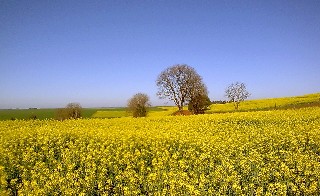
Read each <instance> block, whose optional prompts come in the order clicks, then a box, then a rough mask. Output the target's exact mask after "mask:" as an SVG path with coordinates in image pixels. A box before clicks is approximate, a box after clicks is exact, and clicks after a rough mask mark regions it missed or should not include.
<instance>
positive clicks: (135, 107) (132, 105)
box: [128, 93, 150, 118]
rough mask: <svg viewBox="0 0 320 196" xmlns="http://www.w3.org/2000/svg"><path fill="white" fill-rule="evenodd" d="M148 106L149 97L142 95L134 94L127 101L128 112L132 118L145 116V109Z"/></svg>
mask: <svg viewBox="0 0 320 196" xmlns="http://www.w3.org/2000/svg"><path fill="white" fill-rule="evenodd" d="M149 106H150V103H149V97H148V95H146V94H143V93H137V94H135V95H134V96H133V97H132V98H131V99H129V101H128V110H129V112H132V115H133V117H135V118H136V117H144V116H147V112H148V111H147V109H148V107H149Z"/></svg>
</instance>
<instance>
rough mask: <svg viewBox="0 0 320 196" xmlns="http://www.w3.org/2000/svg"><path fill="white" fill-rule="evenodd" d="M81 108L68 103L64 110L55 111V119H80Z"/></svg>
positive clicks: (76, 104) (75, 104)
mask: <svg viewBox="0 0 320 196" xmlns="http://www.w3.org/2000/svg"><path fill="white" fill-rule="evenodd" d="M81 113H82V107H81V105H80V104H79V103H69V104H68V105H67V106H66V107H65V108H61V109H58V110H57V113H56V119H57V120H66V119H77V118H81Z"/></svg>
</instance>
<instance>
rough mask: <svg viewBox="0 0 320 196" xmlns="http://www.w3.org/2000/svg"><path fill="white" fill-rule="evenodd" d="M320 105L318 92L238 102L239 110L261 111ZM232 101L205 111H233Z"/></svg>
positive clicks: (215, 105) (214, 105)
mask: <svg viewBox="0 0 320 196" xmlns="http://www.w3.org/2000/svg"><path fill="white" fill-rule="evenodd" d="M314 106H317V107H319V106H320V93H315V94H309V95H303V96H297V97H282V98H271V99H258V100H248V101H244V102H242V103H240V107H239V111H263V110H277V109H295V108H303V107H314ZM234 111H235V110H234V105H233V103H226V104H213V105H212V106H211V108H210V110H209V111H207V113H225V112H234Z"/></svg>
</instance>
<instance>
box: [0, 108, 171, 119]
mask: <svg viewBox="0 0 320 196" xmlns="http://www.w3.org/2000/svg"><path fill="white" fill-rule="evenodd" d="M172 109H173V110H172ZM174 110H175V107H151V108H149V115H150V116H155V115H156V116H158V115H160V116H166V115H170V114H171V113H172V112H174ZM56 111H57V109H55V108H49V109H3V110H0V120H11V119H26V120H27V119H31V118H33V117H36V118H37V119H40V120H44V119H53V118H55V114H56ZM127 116H130V114H129V113H127V111H126V108H124V107H118V108H83V109H82V117H83V118H120V117H127Z"/></svg>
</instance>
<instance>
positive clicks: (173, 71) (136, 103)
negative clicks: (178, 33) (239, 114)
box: [57, 64, 250, 120]
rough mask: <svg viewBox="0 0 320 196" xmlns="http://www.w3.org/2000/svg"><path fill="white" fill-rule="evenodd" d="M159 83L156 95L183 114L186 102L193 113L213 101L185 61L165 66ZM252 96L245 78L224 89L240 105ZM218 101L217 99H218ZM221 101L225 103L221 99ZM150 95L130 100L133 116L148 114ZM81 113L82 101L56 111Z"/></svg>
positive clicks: (68, 115)
mask: <svg viewBox="0 0 320 196" xmlns="http://www.w3.org/2000/svg"><path fill="white" fill-rule="evenodd" d="M156 85H157V87H158V91H157V96H158V97H159V98H160V99H168V100H170V101H173V103H174V104H175V105H176V106H177V107H178V113H180V114H183V113H184V112H183V108H184V106H186V105H188V110H189V111H190V113H192V114H203V113H204V112H205V110H207V109H208V108H209V106H210V105H211V104H212V102H211V101H210V99H209V97H208V90H207V87H206V85H205V84H204V82H203V80H202V77H201V76H200V75H199V74H198V73H197V72H196V70H195V69H194V68H193V67H191V66H189V65H186V64H177V65H173V66H170V67H168V68H166V69H165V70H163V71H162V72H161V73H160V74H159V76H158V77H157V80H156ZM249 96H250V93H249V92H248V91H247V89H246V85H245V84H244V83H242V82H235V83H232V84H230V85H229V86H228V87H227V88H226V90H225V97H227V98H228V100H229V102H232V103H233V104H234V107H235V109H236V110H237V109H238V108H239V105H240V102H242V101H244V100H245V99H247V98H248V97H249ZM217 103H218V102H217ZM221 103H225V102H223V101H221ZM150 106H151V104H150V99H149V96H148V95H147V94H145V93H137V94H135V95H133V97H132V98H130V99H129V100H128V103H127V108H128V111H129V112H130V113H131V114H132V116H133V117H144V116H147V112H148V107H150ZM80 117H81V105H80V104H77V103H70V104H68V105H67V106H66V107H65V108H63V109H59V110H58V111H57V119H59V120H64V119H69V118H80Z"/></svg>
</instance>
